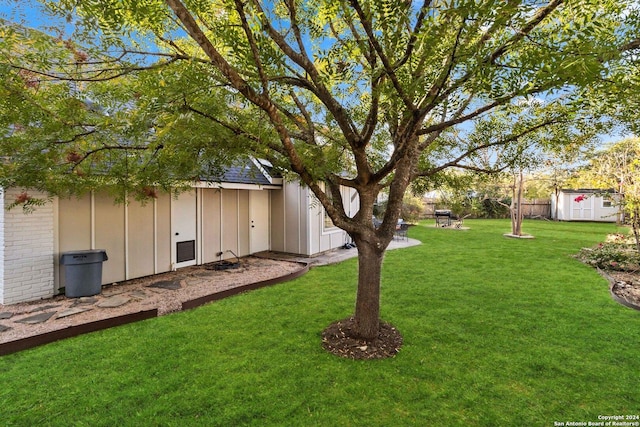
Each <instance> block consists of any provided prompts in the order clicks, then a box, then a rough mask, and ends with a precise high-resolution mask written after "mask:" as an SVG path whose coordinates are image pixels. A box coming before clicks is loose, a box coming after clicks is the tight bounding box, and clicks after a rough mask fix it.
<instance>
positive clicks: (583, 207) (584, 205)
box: [571, 196, 595, 220]
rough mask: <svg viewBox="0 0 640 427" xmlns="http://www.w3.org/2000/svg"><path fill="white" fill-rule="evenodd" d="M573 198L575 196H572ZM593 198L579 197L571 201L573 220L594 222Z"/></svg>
mask: <svg viewBox="0 0 640 427" xmlns="http://www.w3.org/2000/svg"><path fill="white" fill-rule="evenodd" d="M572 197H573V196H572ZM594 199H595V197H593V196H586V197H584V198H583V197H582V196H578V197H574V198H573V199H572V200H571V219H577V220H592V219H593V218H594V214H593V200H594Z"/></svg>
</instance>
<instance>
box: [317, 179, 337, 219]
mask: <svg viewBox="0 0 640 427" xmlns="http://www.w3.org/2000/svg"><path fill="white" fill-rule="evenodd" d="M320 186H321V188H322V190H323V191H324V190H325V189H326V187H325V185H324V183H321V185H320ZM326 194H327V197H328V198H329V199H330V200H331V193H330V192H328V191H326ZM320 206H321V207H322V229H323V230H330V229H334V228H336V225H335V224H334V223H333V220H332V219H331V217H330V216H329V214H328V213H327V210H326V209H325V208H324V206H322V205H320Z"/></svg>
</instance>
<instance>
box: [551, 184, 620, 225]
mask: <svg viewBox="0 0 640 427" xmlns="http://www.w3.org/2000/svg"><path fill="white" fill-rule="evenodd" d="M579 196H584V199H583V200H581V201H576V198H578V197H579ZM611 197H612V198H613V199H615V198H616V197H617V196H616V195H615V194H611ZM604 201H605V197H603V196H601V195H599V194H596V193H594V190H591V191H580V190H563V191H561V192H560V194H559V196H558V201H557V209H556V200H555V197H552V198H551V215H552V216H553V217H555V216H556V212H557V218H555V219H558V220H560V221H597V222H616V221H617V219H618V213H619V207H618V206H615V203H614V206H605V205H604Z"/></svg>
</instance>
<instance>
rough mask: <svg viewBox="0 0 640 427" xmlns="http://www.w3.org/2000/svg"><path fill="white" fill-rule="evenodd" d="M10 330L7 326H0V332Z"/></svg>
mask: <svg viewBox="0 0 640 427" xmlns="http://www.w3.org/2000/svg"><path fill="white" fill-rule="evenodd" d="M9 329H11V328H10V327H9V326H4V325H0V332H4V331H8V330H9Z"/></svg>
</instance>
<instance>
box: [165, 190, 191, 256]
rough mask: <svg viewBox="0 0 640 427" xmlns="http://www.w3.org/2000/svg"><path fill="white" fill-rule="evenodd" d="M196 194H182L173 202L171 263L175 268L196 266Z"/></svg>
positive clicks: (189, 192)
mask: <svg viewBox="0 0 640 427" xmlns="http://www.w3.org/2000/svg"><path fill="white" fill-rule="evenodd" d="M196 203H197V198H196V192H195V190H192V191H188V192H184V193H180V194H179V195H178V196H177V197H174V198H173V199H172V200H171V245H172V248H171V262H172V263H173V266H174V268H181V267H188V266H190V265H195V264H196V248H197V245H196V235H197V231H196V215H197V213H196V212H197V211H196Z"/></svg>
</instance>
